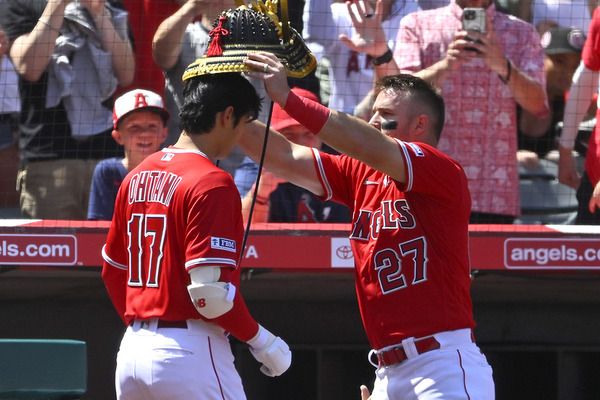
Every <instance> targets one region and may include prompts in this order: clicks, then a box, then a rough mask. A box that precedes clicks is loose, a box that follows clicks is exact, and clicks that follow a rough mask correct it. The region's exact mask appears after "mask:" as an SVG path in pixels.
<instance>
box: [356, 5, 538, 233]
mask: <svg viewBox="0 0 600 400" xmlns="http://www.w3.org/2000/svg"><path fill="white" fill-rule="evenodd" d="M466 7H480V8H484V9H485V14H486V25H487V29H486V33H481V34H480V33H478V32H473V31H471V32H469V36H470V37H472V38H473V39H478V40H479V42H472V41H469V40H467V32H466V31H464V30H462V22H461V21H462V15H463V9H464V8H466ZM370 12H372V10H370V9H369V8H368V7H367V8H366V9H365V15H369V16H370V14H369V13H370ZM363 17H364V16H363ZM378 18H379V16H378V12H377V10H376V13H375V18H360V17H359V18H356V16H355V26H357V25H359V26H358V27H357V32H359V37H357V38H353V40H352V43H350V41H346V44H348V45H349V46H351V47H352V48H353V49H355V50H358V51H363V52H366V53H368V54H370V55H371V56H372V57H374V58H380V59H385V60H384V61H387V62H385V63H383V64H382V65H379V66H377V67H375V69H376V72H377V74H378V75H379V76H382V75H391V74H396V73H398V72H403V73H412V74H414V75H416V76H419V77H420V78H423V79H425V80H426V81H429V82H431V83H433V84H434V85H435V86H438V87H439V88H440V89H441V92H442V96H443V97H444V101H445V103H446V125H445V126H444V130H443V133H442V139H441V140H440V142H439V146H438V148H439V149H440V150H441V151H442V152H444V153H445V154H447V155H449V156H450V157H452V158H453V159H455V160H456V161H458V162H459V163H460V164H461V165H462V167H463V168H464V170H465V172H466V174H467V177H468V179H469V189H470V191H471V198H472V214H471V223H512V222H513V220H514V218H515V217H516V216H518V215H519V214H520V204H519V177H518V168H517V159H516V153H517V115H516V106H517V104H519V105H520V106H521V107H523V108H524V109H526V110H527V111H529V112H530V113H532V114H534V115H537V116H539V117H541V116H545V115H547V113H548V112H549V108H548V100H547V96H546V78H545V75H544V52H543V49H542V47H541V45H540V38H539V35H538V33H537V32H536V30H535V28H534V27H533V25H531V24H529V23H527V22H524V21H522V20H519V19H517V18H515V17H512V16H509V15H506V14H503V13H501V12H499V11H497V10H496V8H495V6H494V3H493V2H492V0H452V1H451V2H450V4H449V5H448V6H445V7H441V8H437V9H432V10H426V11H418V12H415V13H412V14H409V15H407V16H406V17H404V18H403V19H402V21H401V24H400V30H399V31H398V37H397V39H396V40H397V41H396V46H395V48H394V52H393V59H387V57H385V54H388V53H389V49H387V47H386V44H385V43H384V41H383V40H382V39H383V38H382V35H383V34H382V31H381V30H379V31H378V30H377V29H376V28H377V26H376V25H377V19H378ZM360 25H362V28H363V29H360V28H361V26H360ZM361 34H362V36H360V35H361ZM473 48H475V49H476V50H477V51H474V50H469V49H473Z"/></svg>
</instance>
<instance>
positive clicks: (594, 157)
mask: <svg viewBox="0 0 600 400" xmlns="http://www.w3.org/2000/svg"><path fill="white" fill-rule="evenodd" d="M581 59H582V60H583V64H584V65H585V66H586V68H588V69H590V70H592V71H600V9H599V8H596V9H595V10H594V14H593V15H592V22H591V23H590V29H589V32H588V36H587V38H586V40H585V44H584V46H583V51H582V53H581ZM599 101H600V99H599ZM596 121H600V107H598V110H597V111H596ZM598 129H600V127H599V126H598V124H596V126H595V127H594V132H593V133H592V135H591V136H590V139H589V142H588V149H587V153H586V156H585V171H586V172H587V174H588V176H589V177H590V181H591V182H592V185H593V186H596V184H597V183H598V182H599V181H600V132H599V131H598Z"/></svg>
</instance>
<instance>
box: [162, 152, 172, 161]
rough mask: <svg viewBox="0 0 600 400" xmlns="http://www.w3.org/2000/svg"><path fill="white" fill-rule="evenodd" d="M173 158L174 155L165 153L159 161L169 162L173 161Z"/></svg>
mask: <svg viewBox="0 0 600 400" xmlns="http://www.w3.org/2000/svg"><path fill="white" fill-rule="evenodd" d="M173 157H175V154H173V153H167V154H165V155H164V156H162V157H161V158H160V160H161V161H171V160H172V159H173Z"/></svg>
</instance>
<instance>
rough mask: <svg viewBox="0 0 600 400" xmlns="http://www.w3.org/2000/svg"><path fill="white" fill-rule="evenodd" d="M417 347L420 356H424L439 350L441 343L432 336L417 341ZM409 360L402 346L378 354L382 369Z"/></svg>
mask: <svg viewBox="0 0 600 400" xmlns="http://www.w3.org/2000/svg"><path fill="white" fill-rule="evenodd" d="M415 347H416V349H417V353H418V354H423V353H427V352H428V351H431V350H437V349H439V348H440V343H439V342H438V341H437V340H436V339H435V338H434V337H433V336H430V337H426V338H423V339H418V340H415ZM407 358H408V356H407V355H406V352H405V351H404V349H403V348H402V346H399V347H394V348H393V349H390V350H388V351H384V352H383V353H378V354H377V361H378V362H379V366H380V367H389V366H390V365H393V364H398V363H401V362H402V361H404V360H406V359H407Z"/></svg>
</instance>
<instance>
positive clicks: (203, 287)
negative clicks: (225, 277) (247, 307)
mask: <svg viewBox="0 0 600 400" xmlns="http://www.w3.org/2000/svg"><path fill="white" fill-rule="evenodd" d="M187 289H188V293H189V294H190V297H191V298H192V303H194V307H196V310H198V312H199V313H200V315H202V316H203V317H204V318H207V319H213V318H217V317H220V316H221V315H223V314H225V313H226V312H228V311H229V310H231V309H232V308H233V299H234V297H235V290H236V288H235V285H233V284H232V283H225V282H211V283H192V284H191V285H189V286H188V287H187Z"/></svg>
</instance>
